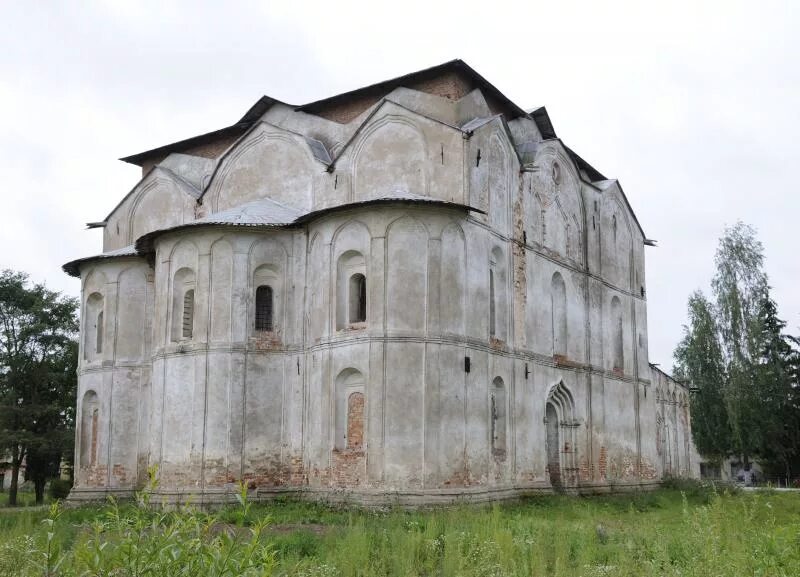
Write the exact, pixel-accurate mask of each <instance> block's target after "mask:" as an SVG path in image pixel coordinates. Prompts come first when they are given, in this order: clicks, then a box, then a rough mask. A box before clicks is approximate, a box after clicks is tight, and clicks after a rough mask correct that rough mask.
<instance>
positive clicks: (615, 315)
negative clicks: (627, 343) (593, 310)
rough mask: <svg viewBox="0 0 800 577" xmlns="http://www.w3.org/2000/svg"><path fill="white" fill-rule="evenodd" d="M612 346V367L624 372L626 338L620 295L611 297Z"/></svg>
mask: <svg viewBox="0 0 800 577" xmlns="http://www.w3.org/2000/svg"><path fill="white" fill-rule="evenodd" d="M610 336H611V346H612V359H613V361H614V362H613V365H612V368H613V369H614V370H615V371H618V372H622V371H623V370H624V369H625V353H624V338H623V330H622V303H621V302H620V300H619V297H616V296H615V297H614V298H612V299H611V335H610Z"/></svg>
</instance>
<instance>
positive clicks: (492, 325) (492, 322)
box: [489, 269, 497, 337]
mask: <svg viewBox="0 0 800 577" xmlns="http://www.w3.org/2000/svg"><path fill="white" fill-rule="evenodd" d="M495 308H496V307H495V298H494V271H493V270H492V269H489V336H490V337H493V336H495V335H496V334H497V313H496V311H495Z"/></svg>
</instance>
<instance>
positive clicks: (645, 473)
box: [639, 459, 658, 481]
mask: <svg viewBox="0 0 800 577" xmlns="http://www.w3.org/2000/svg"><path fill="white" fill-rule="evenodd" d="M639 472H640V475H641V477H642V479H646V480H648V481H653V480H655V479H658V471H657V470H656V467H655V465H653V463H651V462H650V461H648V460H647V459H642V461H641V462H640V463H639Z"/></svg>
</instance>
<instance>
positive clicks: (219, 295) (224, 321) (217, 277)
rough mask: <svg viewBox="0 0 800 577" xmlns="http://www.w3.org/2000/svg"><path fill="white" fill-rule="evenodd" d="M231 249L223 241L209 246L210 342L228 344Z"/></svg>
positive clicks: (231, 269) (227, 243)
mask: <svg viewBox="0 0 800 577" xmlns="http://www.w3.org/2000/svg"><path fill="white" fill-rule="evenodd" d="M232 299H233V247H232V246H231V243H230V242H228V241H227V240H225V239H220V240H217V241H215V242H214V244H212V245H211V314H210V319H211V327H210V335H211V340H212V341H216V342H229V341H230V340H231V326H232V314H233V311H232Z"/></svg>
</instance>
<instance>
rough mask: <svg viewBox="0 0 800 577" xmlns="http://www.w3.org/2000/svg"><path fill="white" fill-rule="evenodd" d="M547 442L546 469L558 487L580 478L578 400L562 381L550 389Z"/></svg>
mask: <svg viewBox="0 0 800 577" xmlns="http://www.w3.org/2000/svg"><path fill="white" fill-rule="evenodd" d="M544 422H545V430H546V436H545V442H546V445H547V471H548V474H549V476H550V484H551V485H552V486H553V488H554V489H555V490H557V491H558V490H561V489H563V488H565V487H570V486H574V485H576V484H577V482H578V468H577V462H578V460H577V444H576V437H577V435H576V432H577V428H578V425H579V423H578V421H577V419H576V418H575V401H574V400H573V398H572V393H570V391H569V389H567V387H566V386H565V385H564V382H563V381H559V382H558V384H556V385H554V386H553V387H552V388H551V389H550V393H549V394H548V395H547V402H546V403H545V418H544Z"/></svg>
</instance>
